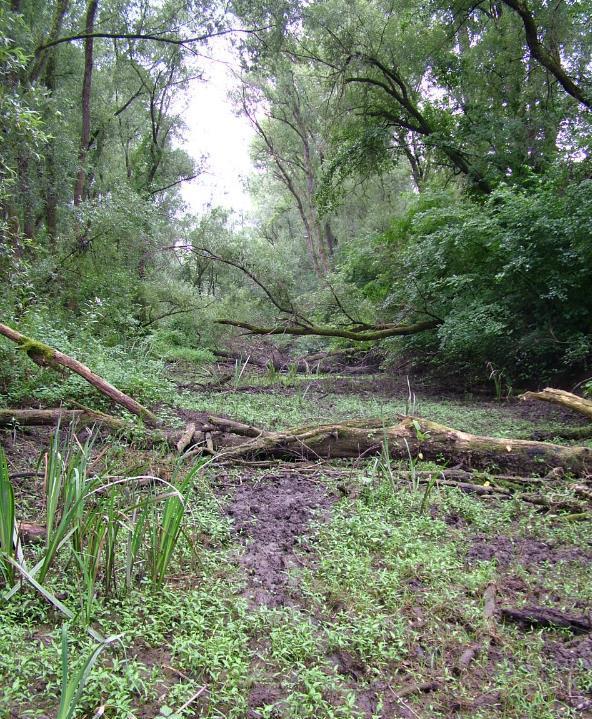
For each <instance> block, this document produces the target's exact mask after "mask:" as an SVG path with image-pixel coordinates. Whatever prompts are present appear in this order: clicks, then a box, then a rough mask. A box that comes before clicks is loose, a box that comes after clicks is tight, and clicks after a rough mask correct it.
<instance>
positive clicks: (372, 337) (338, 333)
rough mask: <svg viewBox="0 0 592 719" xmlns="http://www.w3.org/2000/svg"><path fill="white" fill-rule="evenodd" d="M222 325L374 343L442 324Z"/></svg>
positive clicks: (260, 332)
mask: <svg viewBox="0 0 592 719" xmlns="http://www.w3.org/2000/svg"><path fill="white" fill-rule="evenodd" d="M216 321H217V323H218V324H220V325H230V326H231V327H239V328H241V329H245V330H247V331H248V332H249V333H250V334H253V335H292V336H295V337H304V336H314V337H342V338H344V339H348V340H352V341H354V342H374V341H376V340H382V339H386V338H387V337H402V336H405V335H415V334H419V333H420V332H426V331H427V330H433V329H435V328H436V327H438V326H439V325H441V324H442V322H441V320H435V319H434V320H422V321H419V322H414V323H411V324H407V325H395V324H390V325H382V326H378V325H377V326H376V327H374V328H373V329H372V330H365V329H364V330H351V329H341V328H339V327H326V326H319V325H306V326H303V325H296V324H294V323H292V322H286V323H285V324H280V325H275V326H273V327H260V326H258V325H253V324H250V323H248V322H238V321H237V320H216Z"/></svg>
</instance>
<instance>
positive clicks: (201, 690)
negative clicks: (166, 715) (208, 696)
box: [177, 685, 206, 714]
mask: <svg viewBox="0 0 592 719" xmlns="http://www.w3.org/2000/svg"><path fill="white" fill-rule="evenodd" d="M205 690H206V686H205V685H204V686H203V687H200V688H199V689H198V690H197V691H196V692H195V694H194V695H193V696H192V697H190V698H189V699H188V700H187V701H186V702H185V704H183V706H182V707H179V709H178V710H177V713H178V714H180V713H181V712H182V711H184V710H185V709H187V707H188V706H189V705H190V704H193V702H194V701H195V700H196V699H197V698H198V697H200V696H201V695H202V694H203V693H204V692H205Z"/></svg>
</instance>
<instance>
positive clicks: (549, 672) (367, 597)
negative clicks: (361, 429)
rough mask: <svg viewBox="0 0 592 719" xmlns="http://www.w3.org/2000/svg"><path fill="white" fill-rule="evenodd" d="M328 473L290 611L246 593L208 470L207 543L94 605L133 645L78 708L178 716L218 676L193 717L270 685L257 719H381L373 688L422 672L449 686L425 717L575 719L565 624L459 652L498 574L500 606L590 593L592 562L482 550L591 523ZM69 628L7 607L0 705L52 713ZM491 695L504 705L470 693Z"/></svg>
mask: <svg viewBox="0 0 592 719" xmlns="http://www.w3.org/2000/svg"><path fill="white" fill-rule="evenodd" d="M430 467H432V466H431V465H427V464H425V465H424V464H422V463H419V464H418V469H425V468H430ZM209 477H210V480H214V478H215V476H214V474H212V473H210V475H209ZM249 481H252V478H251V479H250V480H249ZM317 481H322V482H323V483H324V484H325V485H326V487H327V491H328V492H330V493H336V494H338V495H339V496H340V497H341V499H339V500H337V501H336V503H335V504H334V505H333V508H332V511H331V514H330V516H317V518H316V520H314V521H313V523H312V525H311V528H310V537H309V539H308V540H307V544H309V545H310V547H311V548H312V550H313V555H312V556H313V557H315V560H314V561H313V562H311V561H310V556H311V555H310V554H309V553H305V554H302V557H303V559H304V560H306V561H304V563H303V566H302V567H301V568H298V569H293V570H291V575H292V580H293V581H292V583H291V585H292V586H294V587H297V589H295V590H294V591H293V594H292V603H291V606H286V607H279V608H269V607H266V606H259V607H255V606H249V605H248V604H247V602H246V600H245V599H244V598H243V593H242V587H243V577H242V576H241V574H240V571H239V569H238V567H237V564H236V561H235V556H236V549H237V548H236V545H235V544H234V541H235V540H233V539H232V535H231V523H230V521H229V520H228V518H227V517H226V515H225V513H224V503H225V501H226V500H225V499H224V498H219V497H215V496H214V493H213V491H212V485H211V484H210V483H209V482H207V481H202V482H201V483H200V484H199V486H198V488H197V489H196V491H195V493H194V494H193V495H192V497H191V511H190V513H189V517H190V520H189V521H190V525H189V526H188V527H187V533H188V534H189V535H190V536H191V537H192V538H193V541H194V542H195V540H196V539H198V540H199V553H198V556H197V558H196V557H195V554H194V551H193V548H192V546H190V544H189V543H188V542H186V541H185V539H183V538H182V539H181V542H180V547H179V552H178V556H177V557H176V558H175V561H174V563H173V568H172V571H171V575H170V577H169V581H168V583H167V584H166V585H165V587H164V588H163V589H161V590H160V591H158V592H156V591H154V589H153V588H152V587H151V586H150V585H149V584H146V585H145V586H140V587H136V588H135V589H134V590H133V591H132V592H130V593H128V594H127V595H125V596H117V593H115V594H114V596H112V597H110V598H108V599H105V600H104V601H102V602H101V604H100V606H99V607H98V608H97V612H96V615H95V618H94V624H93V626H95V628H96V629H98V630H100V631H101V632H102V633H103V634H105V635H114V634H117V635H121V639H120V641H119V643H118V644H117V645H116V646H115V648H113V649H110V650H109V651H106V652H104V654H103V656H101V658H100V659H99V661H98V663H97V665H96V667H95V668H94V670H93V672H92V674H91V676H90V679H89V682H88V684H87V686H86V688H85V690H84V694H83V698H82V702H81V705H80V712H79V714H78V715H77V716H92V715H93V713H94V712H95V711H96V710H97V708H98V707H99V706H104V712H105V714H104V716H106V717H110V718H113V719H123V718H124V717H125V718H126V719H130V718H133V717H138V718H139V717H144V716H154V717H156V716H166V715H167V712H170V711H173V710H178V709H179V708H180V707H182V706H183V705H184V704H185V703H186V702H187V701H188V700H189V699H191V698H192V697H194V696H195V694H196V693H197V692H198V691H199V690H200V688H201V687H205V689H204V691H203V692H202V695H200V697H199V698H198V699H196V700H195V702H194V703H192V704H190V705H189V706H188V707H187V708H186V709H184V710H183V711H182V712H181V715H182V716H199V717H206V718H208V719H220V718H221V717H225V718H226V719H244V718H245V717H247V716H252V715H253V714H249V711H251V712H252V711H253V709H252V704H253V701H254V699H253V697H256V696H258V697H261V696H263V697H266V699H264V700H261V701H259V703H258V705H257V710H256V711H257V713H256V714H255V715H254V716H258V717H267V718H268V719H333V718H340V719H361V718H362V717H366V716H370V714H368V713H365V712H364V709H363V704H362V703H361V697H362V696H372V697H373V706H374V710H373V716H375V717H376V718H377V719H378V718H379V717H387V716H391V715H392V714H391V713H390V712H392V707H393V703H392V696H393V693H396V692H397V691H399V690H400V689H401V688H403V687H406V686H408V685H409V684H413V683H420V684H421V683H424V682H437V683H438V686H439V689H438V691H436V692H433V693H427V694H413V695H410V696H409V697H408V698H406V700H405V705H406V706H407V707H409V712H410V713H411V714H412V715H413V716H418V717H421V718H422V719H423V718H426V719H427V718H428V717H429V718H430V719H432V718H434V719H436V718H441V719H445V718H446V717H449V716H451V715H452V714H451V712H452V709H451V707H452V706H453V705H454V706H457V707H463V706H464V707H468V709H466V711H462V710H460V709H459V710H455V712H456V713H455V714H454V715H458V716H467V717H468V716H470V717H478V719H494V718H498V717H504V719H540V718H541V717H542V718H543V719H547V718H548V719H551V718H552V717H553V718H554V717H576V716H577V715H576V713H575V710H572V709H571V708H570V707H569V706H568V705H567V704H566V703H565V701H564V698H565V696H566V691H567V690H568V687H567V681H568V679H567V678H566V677H567V675H566V672H565V669H564V668H562V667H560V666H558V665H556V664H555V663H554V661H553V658H552V656H551V655H549V653H548V646H549V642H565V641H566V640H567V639H568V637H566V636H565V635H564V634H562V632H560V631H552V630H547V631H546V632H544V633H541V632H540V631H533V632H524V630H521V629H518V628H517V627H514V626H510V625H503V624H501V623H498V624H497V625H496V633H497V636H498V640H497V642H496V645H495V647H496V648H495V650H494V651H492V652H490V654H489V655H488V654H487V653H486V652H484V653H482V654H479V655H478V656H477V657H476V658H475V660H474V661H473V662H472V664H471V666H470V667H469V668H467V670H466V671H464V672H463V673H461V674H460V675H457V674H455V672H454V671H453V670H454V666H455V662H456V661H458V659H459V657H460V655H461V654H462V652H463V650H464V649H465V648H466V647H467V646H469V645H471V644H472V643H474V642H480V641H482V640H483V636H484V634H483V632H484V631H485V630H486V624H485V621H484V618H483V601H484V600H483V595H484V592H485V589H486V588H487V586H488V585H489V584H490V583H492V582H494V583H495V584H496V586H497V591H498V602H501V603H509V604H515V605H518V606H519V605H520V604H522V603H527V602H528V601H529V600H531V599H532V597H533V596H536V597H538V601H540V603H542V604H545V603H547V604H549V605H552V606H556V607H557V608H564V609H567V610H570V609H572V608H573V607H574V605H576V604H579V605H589V603H590V602H591V601H592V590H591V589H590V587H592V567H591V566H590V564H587V565H586V564H583V563H582V562H581V561H580V562H578V561H576V560H575V559H574V557H573V556H572V555H569V554H566V555H560V558H559V560H556V559H554V558H553V556H552V555H549V561H548V562H542V563H541V562H539V563H537V564H533V565H532V566H531V565H529V564H528V562H526V560H525V557H524V556H523V557H522V560H523V561H524V562H525V563H520V562H519V561H518V560H517V561H516V562H515V563H510V564H504V563H503V562H500V560H499V558H498V557H496V556H495V553H494V555H493V556H491V557H489V558H487V559H475V558H471V557H472V554H471V550H472V548H473V547H480V546H482V545H483V544H484V543H488V542H489V543H490V544H491V546H492V547H495V546H496V543H499V542H500V541H501V539H503V540H504V541H509V542H510V543H511V545H512V546H513V547H516V548H517V550H518V549H519V548H520V546H521V544H520V543H521V542H524V541H530V542H533V541H537V542H540V543H542V544H544V545H545V546H548V547H551V548H552V547H556V548H557V547H559V548H561V547H569V546H572V547H573V546H581V547H582V548H585V547H586V546H587V541H588V540H587V533H586V529H585V527H584V526H583V525H582V524H569V523H563V522H561V520H560V519H558V518H556V517H549V516H544V515H541V514H539V513H537V512H536V511H535V509H534V508H532V507H530V506H525V505H524V503H520V502H518V501H508V502H505V503H502V504H498V503H493V502H488V501H484V500H483V499H480V498H476V497H474V496H470V495H466V494H463V493H461V492H459V491H458V490H456V489H453V488H438V487H434V488H433V489H432V491H431V492H430V493H429V494H428V495H427V496H426V492H425V487H423V486H420V487H419V488H414V487H413V486H412V484H411V483H410V482H408V481H406V480H402V479H401V478H400V475H399V474H398V468H397V466H393V467H385V466H380V465H378V464H377V463H370V464H369V465H368V466H367V467H366V468H362V469H360V470H356V471H354V472H351V471H350V472H347V473H346V474H345V475H343V476H342V477H337V478H336V477H335V476H333V475H331V476H329V477H322V475H320V476H319V477H318V479H317ZM339 487H341V490H340V489H339ZM500 538H501V539H500ZM529 547H530V545H528V546H526V548H525V552H526V555H525V556H526V558H527V557H528V553H529V551H531V550H530V549H529ZM517 556H518V555H517ZM307 558H308V559H307ZM50 587H51V589H52V591H54V592H56V593H60V595H61V596H65V597H66V599H65V601H66V602H71V601H72V599H73V592H74V591H75V589H74V588H73V587H72V586H71V585H68V583H67V582H66V581H64V579H63V578H62V579H60V578H59V577H52V579H51V583H50ZM516 587H519V588H518V589H516ZM61 624H62V620H61V617H60V616H59V615H57V614H56V613H55V612H54V611H53V610H51V609H50V608H49V607H48V605H47V604H46V603H44V601H43V600H42V598H40V597H39V596H38V595H36V594H33V593H32V592H29V591H27V590H25V591H22V592H21V593H20V595H18V600H17V601H12V602H9V603H8V604H5V605H4V606H1V607H0V684H1V685H2V686H3V692H2V697H1V698H0V716H10V715H11V713H12V715H14V714H15V713H16V714H17V715H18V716H23V717H41V716H43V715H47V714H51V712H52V711H53V710H54V708H55V706H57V702H58V698H59V682H60V626H61ZM70 633H71V637H72V648H71V651H72V654H73V656H74V657H81V656H84V655H85V654H87V653H88V652H89V651H90V650H91V649H92V646H93V642H92V640H91V639H89V637H88V635H86V634H85V632H84V628H83V626H82V625H81V624H77V623H74V625H73V626H72V627H71V629H70ZM569 682H570V687H569V690H570V691H572V692H586V691H588V692H589V691H590V690H591V689H592V673H591V672H590V671H589V670H586V669H585V667H584V666H583V665H582V666H579V665H577V664H576V665H574V666H573V667H570V669H569ZM484 696H491V697H493V698H494V701H493V702H492V703H490V704H485V705H480V704H479V703H478V702H477V704H476V703H475V702H476V701H477V700H478V699H479V698H481V699H479V701H482V698H483V697H484Z"/></svg>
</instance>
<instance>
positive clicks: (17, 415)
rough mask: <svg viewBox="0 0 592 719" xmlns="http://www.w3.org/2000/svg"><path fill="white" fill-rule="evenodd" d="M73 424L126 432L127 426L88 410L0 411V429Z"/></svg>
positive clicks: (117, 419) (115, 419)
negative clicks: (13, 426) (99, 426)
mask: <svg viewBox="0 0 592 719" xmlns="http://www.w3.org/2000/svg"><path fill="white" fill-rule="evenodd" d="M58 422H61V423H62V424H70V423H71V422H75V423H76V425H77V426H78V427H83V426H86V425H102V426H105V427H108V428H109V429H112V430H126V429H127V428H128V427H127V424H126V423H125V422H124V421H123V420H122V419H119V417H113V416H111V415H109V414H104V413H103V412H94V411H92V410H90V409H63V408H61V407H60V408H57V409H0V427H9V426H12V425H16V426H21V427H38V426H51V427H53V426H55V425H57V424H58Z"/></svg>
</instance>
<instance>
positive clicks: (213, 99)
mask: <svg viewBox="0 0 592 719" xmlns="http://www.w3.org/2000/svg"><path fill="white" fill-rule="evenodd" d="M205 55H207V57H204V58H203V59H201V60H200V66H201V67H202V68H203V71H204V80H203V81H197V80H195V81H193V82H192V83H191V85H190V89H189V93H188V96H187V105H186V109H185V111H184V120H185V124H186V125H187V130H186V132H185V141H184V142H183V143H182V145H183V148H184V149H185V150H186V151H187V152H188V153H189V154H190V155H192V156H193V157H194V158H196V159H199V158H200V157H201V156H202V155H206V156H207V159H206V163H205V172H204V173H203V174H201V175H200V176H199V177H197V178H196V179H195V180H193V181H192V182H187V183H184V185H183V189H182V194H183V199H184V200H185V202H187V204H188V205H189V208H190V209H191V210H192V211H194V212H201V211H203V210H204V209H205V208H206V207H207V206H208V205H212V206H224V207H228V208H231V209H233V210H236V211H238V212H248V211H249V210H250V209H251V201H250V198H249V195H248V193H247V192H246V191H245V189H244V187H243V184H244V183H243V181H244V179H245V177H246V176H247V175H248V174H249V173H250V171H251V169H252V165H251V161H250V158H249V146H250V143H251V140H252V138H253V135H254V133H253V130H252V128H251V126H250V124H249V122H248V120H246V118H244V117H242V116H237V115H236V113H235V110H234V107H233V104H232V101H231V99H230V98H229V97H228V93H229V92H230V91H231V90H232V89H233V88H234V87H236V84H237V82H238V80H237V78H236V77H235V76H234V75H233V73H232V70H233V68H234V69H236V68H237V67H238V58H237V56H236V53H235V51H234V50H233V48H232V46H231V44H230V42H229V40H228V38H219V39H217V40H213V41H212V43H211V47H210V49H209V51H208V52H207V53H205Z"/></svg>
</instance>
